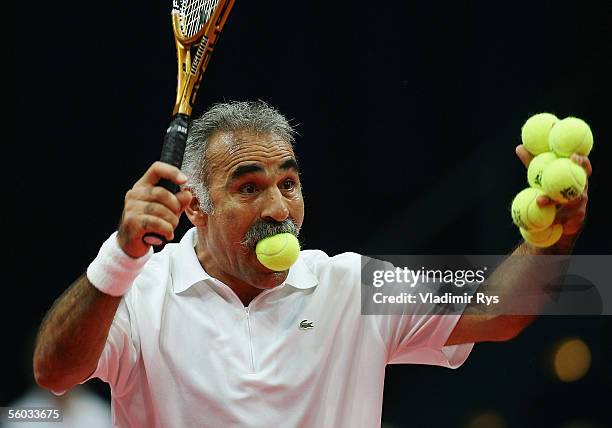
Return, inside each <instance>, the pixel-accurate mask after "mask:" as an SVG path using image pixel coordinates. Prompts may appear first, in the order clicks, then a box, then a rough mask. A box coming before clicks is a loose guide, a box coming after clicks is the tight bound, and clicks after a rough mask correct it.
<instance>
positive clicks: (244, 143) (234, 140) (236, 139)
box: [211, 130, 293, 155]
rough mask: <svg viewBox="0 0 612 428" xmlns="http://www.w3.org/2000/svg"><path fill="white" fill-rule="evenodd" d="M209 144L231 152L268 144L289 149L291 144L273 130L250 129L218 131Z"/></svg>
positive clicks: (228, 152)
mask: <svg viewBox="0 0 612 428" xmlns="http://www.w3.org/2000/svg"><path fill="white" fill-rule="evenodd" d="M211 140H212V141H211V145H214V146H216V149H217V150H219V151H225V152H226V153H227V154H230V155H231V154H233V153H235V152H237V151H239V150H241V149H247V150H248V149H249V147H257V146H260V147H261V146H268V147H278V148H285V149H289V150H291V151H292V152H293V149H292V147H291V144H289V143H288V142H287V140H285V139H284V138H282V137H280V136H278V135H277V134H275V133H274V132H255V131H251V130H236V131H219V132H218V133H216V134H215V135H214V136H213V138H212V139H211ZM211 148H212V147H211Z"/></svg>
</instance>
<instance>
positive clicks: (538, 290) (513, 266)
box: [465, 235, 576, 340]
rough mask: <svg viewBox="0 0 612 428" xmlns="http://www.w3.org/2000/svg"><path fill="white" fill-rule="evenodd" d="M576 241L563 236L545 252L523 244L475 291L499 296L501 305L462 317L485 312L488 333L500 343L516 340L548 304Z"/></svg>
mask: <svg viewBox="0 0 612 428" xmlns="http://www.w3.org/2000/svg"><path fill="white" fill-rule="evenodd" d="M575 239H576V237H575V236H569V235H564V236H563V237H562V238H561V240H560V241H559V242H557V244H555V245H554V246H552V247H548V248H537V247H535V246H533V245H531V244H529V243H527V242H522V243H521V244H520V245H519V246H518V247H517V248H516V249H515V250H514V251H513V252H512V254H511V255H510V256H509V257H507V258H506V260H504V262H503V263H501V264H500V265H499V266H498V267H497V268H496V269H495V271H494V272H493V274H492V275H491V276H490V277H489V278H488V279H487V280H486V281H485V282H484V283H483V285H482V286H481V287H480V288H479V290H478V292H482V293H484V294H485V295H494V296H498V298H499V302H500V304H499V305H498V306H496V307H494V308H493V309H492V310H491V309H484V308H482V306H478V305H474V306H468V307H467V308H466V311H465V314H466V315H470V314H481V315H482V314H483V313H485V312H488V313H489V314H490V318H491V323H490V324H491V325H490V328H491V331H492V332H493V331H495V332H497V334H499V337H498V339H499V340H504V339H508V338H511V337H514V336H516V335H517V334H518V333H520V331H521V330H523V329H524V328H525V327H527V326H528V325H529V324H530V323H531V322H533V321H534V320H535V319H536V318H537V316H538V315H539V314H540V313H541V312H542V310H543V309H544V307H545V306H546V304H548V303H550V302H551V296H552V294H551V291H552V289H551V285H552V283H553V282H554V281H555V280H558V278H559V277H561V276H562V275H564V274H565V272H566V269H567V266H568V264H567V262H568V260H569V259H568V258H566V257H564V256H567V255H569V254H571V251H572V248H573V245H574V242H575ZM539 256H551V257H550V258H548V259H545V258H544V257H539ZM554 256H559V257H554Z"/></svg>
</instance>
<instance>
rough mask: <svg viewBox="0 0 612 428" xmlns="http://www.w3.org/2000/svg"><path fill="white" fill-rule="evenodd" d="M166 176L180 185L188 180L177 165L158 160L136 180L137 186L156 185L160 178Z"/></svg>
mask: <svg viewBox="0 0 612 428" xmlns="http://www.w3.org/2000/svg"><path fill="white" fill-rule="evenodd" d="M162 178H165V179H166V180H169V181H171V182H173V183H175V184H178V185H179V186H180V185H182V184H185V183H186V182H187V176H186V175H185V174H183V173H182V172H181V170H180V169H178V168H177V167H175V166H172V165H170V164H167V163H165V162H160V161H157V162H155V163H153V165H151V166H150V167H149V169H148V170H147V171H146V172H145V173H144V175H143V176H142V177H141V178H140V180H138V181H137V182H136V185H135V186H139V185H153V186H154V185H156V184H157V183H159V180H161V179H162Z"/></svg>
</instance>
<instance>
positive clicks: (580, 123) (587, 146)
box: [548, 117, 593, 158]
mask: <svg viewBox="0 0 612 428" xmlns="http://www.w3.org/2000/svg"><path fill="white" fill-rule="evenodd" d="M548 143H549V146H550V150H552V151H553V152H555V153H556V154H557V156H559V157H566V158H568V157H570V156H571V155H572V153H578V154H579V155H583V156H588V154H589V153H590V152H591V149H592V148H593V133H592V132H591V128H590V127H589V125H588V124H587V123H586V122H585V121H584V120H582V119H578V118H577V117H566V118H565V119H563V120H560V121H559V122H557V123H556V124H555V126H554V127H553V129H552V130H551V131H550V135H549V136H548Z"/></svg>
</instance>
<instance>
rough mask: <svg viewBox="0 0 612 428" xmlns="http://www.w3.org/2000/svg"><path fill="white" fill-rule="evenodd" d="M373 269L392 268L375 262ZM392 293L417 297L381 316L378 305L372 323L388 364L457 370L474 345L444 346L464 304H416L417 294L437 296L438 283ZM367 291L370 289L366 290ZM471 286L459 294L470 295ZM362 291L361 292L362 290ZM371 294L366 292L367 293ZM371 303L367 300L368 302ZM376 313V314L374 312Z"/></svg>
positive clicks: (472, 291) (418, 301) (395, 286)
mask: <svg viewBox="0 0 612 428" xmlns="http://www.w3.org/2000/svg"><path fill="white" fill-rule="evenodd" d="M377 263H382V265H381V264H378V265H377V266H378V267H380V266H385V267H386V268H393V266H392V265H391V264H388V263H386V262H379V261H377ZM392 287H393V288H396V292H398V294H401V292H405V294H412V295H414V296H417V299H416V303H413V304H404V305H403V306H400V309H399V310H397V307H395V308H394V309H395V310H394V311H392V312H390V313H385V310H386V309H388V308H386V307H381V306H378V308H377V309H376V310H375V312H374V315H373V317H374V320H375V324H376V327H377V329H378V332H379V333H380V336H381V338H382V340H383V342H384V344H385V346H386V348H387V349H386V350H387V363H388V364H427V365H437V366H442V367H448V368H457V367H459V366H460V365H461V364H463V363H464V362H465V360H466V359H467V357H468V355H469V354H470V352H471V350H472V348H473V346H474V344H473V343H465V344H460V345H452V346H445V344H446V341H447V340H448V338H449V337H450V335H451V333H452V331H453V329H454V328H455V326H456V325H457V322H459V319H460V318H461V316H462V314H463V311H464V310H465V307H466V306H467V303H465V304H463V303H454V304H453V305H452V310H449V307H448V306H445V305H439V304H433V303H427V302H422V301H420V295H421V293H422V294H428V293H430V292H432V291H433V290H435V292H434V294H439V293H440V292H441V290H442V289H441V288H440V286H439V284H431V283H428V284H423V283H419V284H417V285H416V286H415V287H414V288H412V287H410V286H407V285H398V284H394V285H393V286H392ZM370 289H371V287H370ZM475 289H476V288H475V287H473V286H471V287H467V286H466V287H465V288H464V289H463V291H465V292H466V293H467V294H472V293H474V291H475ZM362 292H364V289H363V288H362ZM371 292H373V291H368V292H367V293H368V294H369V293H371ZM370 303H371V301H370ZM376 311H378V312H376Z"/></svg>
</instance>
